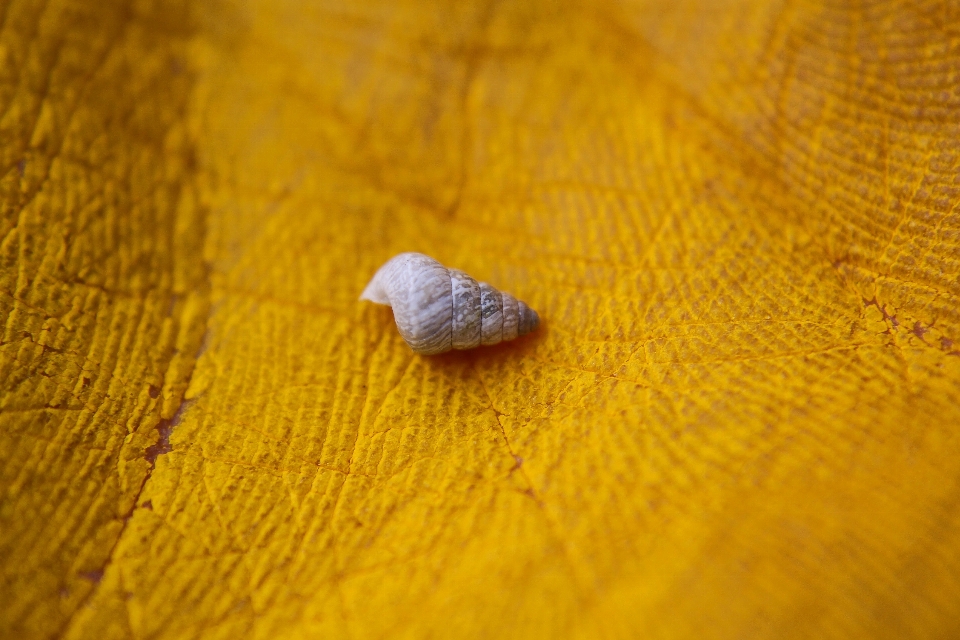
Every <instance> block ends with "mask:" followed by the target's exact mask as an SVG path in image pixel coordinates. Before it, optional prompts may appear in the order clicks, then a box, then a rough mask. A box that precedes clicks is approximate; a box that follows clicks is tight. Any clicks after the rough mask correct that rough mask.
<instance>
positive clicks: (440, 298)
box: [360, 253, 540, 355]
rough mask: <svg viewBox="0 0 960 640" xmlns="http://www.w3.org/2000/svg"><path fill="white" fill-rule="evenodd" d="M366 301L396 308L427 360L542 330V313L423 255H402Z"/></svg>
mask: <svg viewBox="0 0 960 640" xmlns="http://www.w3.org/2000/svg"><path fill="white" fill-rule="evenodd" d="M360 299H361V300H370V301H371V302H376V303H377V304H385V305H388V306H391V307H393V317H394V319H395V320H396V321H397V329H399V330H400V335H401V336H402V337H403V339H404V340H406V341H407V344H408V345H410V348H411V349H413V350H414V351H416V352H417V353H420V354H423V355H433V354H436V353H443V352H444V351H450V350H451V349H472V348H474V347H476V346H479V345H481V344H497V343H498V342H503V341H504V340H513V339H514V338H516V337H517V336H522V335H526V334H528V333H530V332H531V331H534V330H536V328H537V327H539V326H540V316H538V315H537V312H536V311H534V310H533V309H531V308H530V307H528V306H527V305H526V304H524V303H523V302H520V301H519V300H517V299H516V298H514V297H513V296H511V295H510V294H509V293H503V292H501V291H497V290H496V289H494V288H493V287H491V286H490V285H488V284H487V283H486V282H480V283H478V282H477V281H476V280H474V279H473V278H471V277H470V276H468V275H467V274H465V273H464V272H463V271H458V270H456V269H447V268H446V267H445V266H443V265H442V264H440V263H439V262H437V261H436V260H434V259H433V258H431V257H429V256H425V255H423V254H422V253H401V254H400V255H398V256H395V257H393V258H391V259H390V260H389V261H387V263H386V264H384V265H383V266H382V267H380V270H379V271H377V273H376V274H375V275H374V276H373V279H372V280H370V284H368V285H367V288H366V289H364V290H363V293H362V294H361V295H360Z"/></svg>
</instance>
